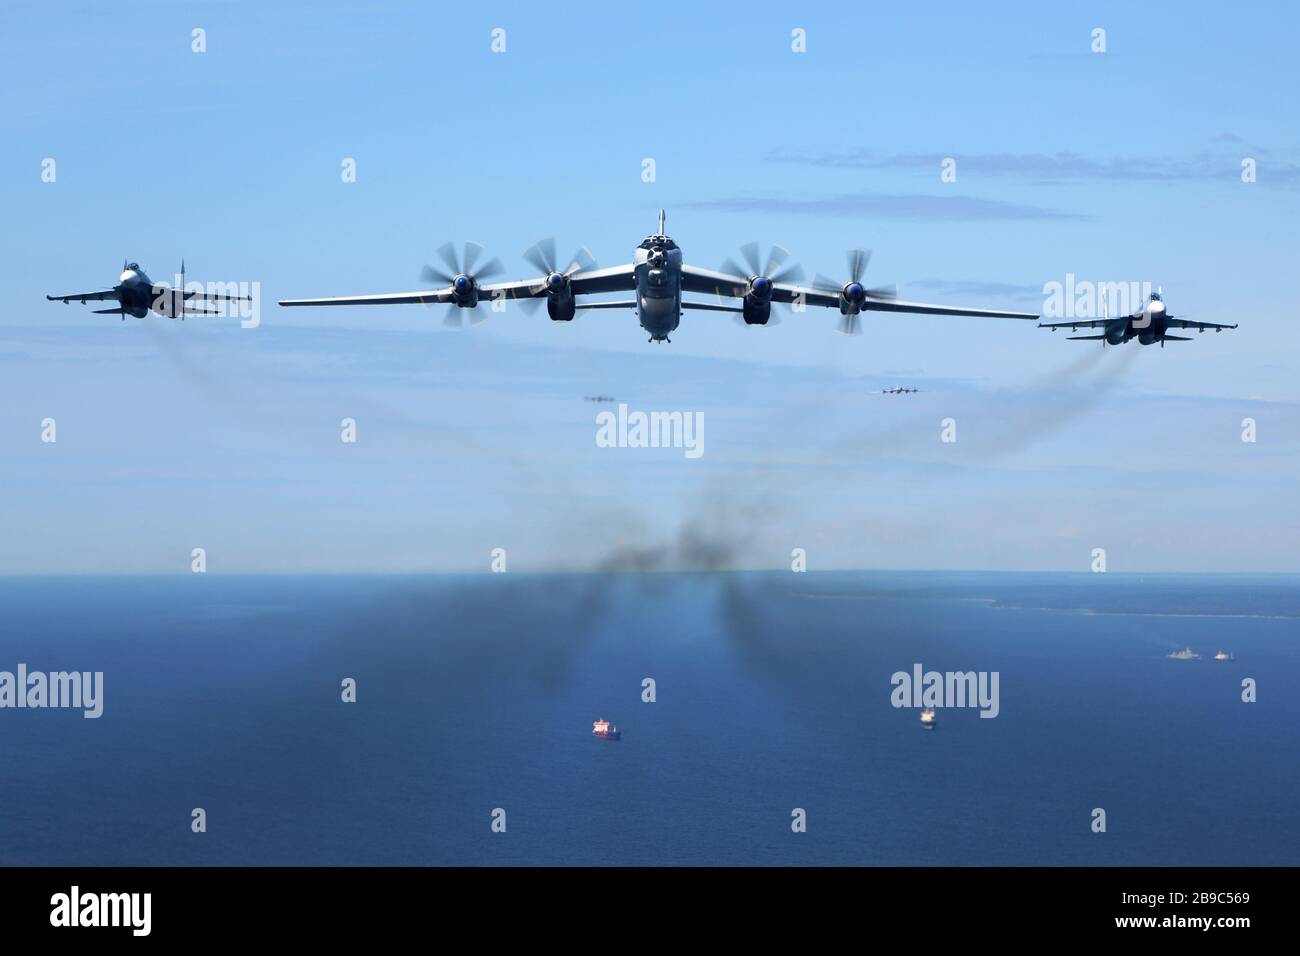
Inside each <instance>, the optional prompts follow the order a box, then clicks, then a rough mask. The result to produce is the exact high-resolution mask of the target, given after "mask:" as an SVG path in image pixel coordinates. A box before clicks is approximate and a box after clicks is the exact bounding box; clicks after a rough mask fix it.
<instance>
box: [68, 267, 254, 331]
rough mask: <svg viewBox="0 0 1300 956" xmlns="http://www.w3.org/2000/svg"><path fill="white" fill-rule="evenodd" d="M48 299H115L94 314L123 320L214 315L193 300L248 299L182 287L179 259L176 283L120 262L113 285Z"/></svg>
mask: <svg viewBox="0 0 1300 956" xmlns="http://www.w3.org/2000/svg"><path fill="white" fill-rule="evenodd" d="M45 298H46V299H48V300H49V301H51V302H62V303H63V304H64V305H67V304H68V303H69V302H80V303H81V304H82V305H85V304H86V303H87V302H116V303H117V305H116V306H114V307H113V308H111V309H95V310H94V312H95V314H96V315H118V316H121V317H122V320H123V321H125V320H126V317H127V316H128V315H130V316H134V317H135V318H137V319H143V318H144V317H145V316H146V315H148V314H149V313H150V312H157V313H158V314H159V315H163V316H166V317H168V318H171V319H177V318H179V319H184V318H185V316H187V315H218V314H220V310H219V309H204V308H201V307H199V306H197V305H194V303H195V302H249V301H251V300H250V299H249V298H248V296H240V295H225V294H221V293H215V294H214V293H211V292H201V291H199V290H190V291H186V289H185V260H184V259H182V260H181V273H180V285H179V286H178V287H177V288H175V289H173V288H172V287H171V286H169V285H166V284H163V283H158V284H155V283H154V281H153V280H152V279H150V278H149V277H148V276H147V275H145V272H144V270H143V269H141V268H140V265H139V263H136V262H123V263H122V274H121V275H120V276H118V280H117V285H115V286H113V288H111V289H104V290H102V291H100V292H76V293H73V294H72V295H47V296H46V297H45Z"/></svg>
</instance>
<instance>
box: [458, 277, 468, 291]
mask: <svg viewBox="0 0 1300 956" xmlns="http://www.w3.org/2000/svg"><path fill="white" fill-rule="evenodd" d="M455 285H456V290H457V291H458V292H464V291H465V290H466V289H468V288H469V277H468V276H456V282H455Z"/></svg>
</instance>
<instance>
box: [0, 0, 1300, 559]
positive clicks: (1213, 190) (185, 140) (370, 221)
mask: <svg viewBox="0 0 1300 956" xmlns="http://www.w3.org/2000/svg"><path fill="white" fill-rule="evenodd" d="M1236 9H1237V8H1234V7H1230V6H1227V5H1219V4H1187V3H1179V4H1173V3H1170V4H1143V5H1141V7H1140V8H1139V7H1135V6H1134V5H1125V4H1106V3H1089V4H1083V5H1071V6H1070V7H1069V8H1065V7H1064V6H1062V7H1060V8H1059V9H1053V8H1049V7H1047V6H1046V5H1030V4H1025V5H1022V6H1020V7H1019V8H1017V7H1014V6H1012V5H1006V6H1003V7H999V8H998V9H997V12H996V13H995V14H994V13H989V12H988V11H987V10H986V9H982V8H979V7H977V6H975V5H958V4H937V3H936V4H924V3H922V4H907V5H897V7H896V8H890V9H885V8H882V7H880V6H878V5H861V4H849V3H842V4H841V3H833V4H830V3H828V4H817V5H802V6H800V5H790V4H777V3H773V4H752V3H746V4H734V5H728V4H710V5H707V6H705V5H699V6H689V7H688V6H682V7H673V6H666V7H665V6H660V7H648V6H644V5H625V4H619V5H616V6H611V7H609V8H608V9H604V8H602V7H600V6H599V5H597V6H594V7H584V8H581V9H575V11H574V12H573V13H563V12H560V13H557V12H556V11H554V10H550V9H548V8H546V7H544V6H539V5H536V4H488V5H481V6H477V7H475V8H473V9H470V8H454V7H446V8H442V7H441V6H439V7H437V8H435V7H434V6H433V5H429V4H397V3H369V4H364V5H362V4H345V3H316V4H311V5H303V6H301V7H299V6H296V5H293V6H288V5H286V6H284V7H279V8H274V9H273V8H271V7H270V5H266V4H258V3H191V4H185V5H178V4H173V3H158V4H114V5H111V6H108V7H105V6H102V5H95V4H89V3H86V4H79V3H58V4H50V3H40V4H24V3H11V4H7V5H6V6H5V7H4V9H3V11H0V54H3V56H0V62H2V64H3V65H2V66H0V70H3V73H4V80H5V82H4V83H3V84H2V85H0V98H2V99H0V106H2V107H3V108H2V109H0V127H2V128H3V130H4V141H5V144H6V149H5V150H3V151H0V208H3V210H4V213H5V216H4V222H5V224H6V226H7V228H6V229H4V230H3V231H0V260H2V261H3V263H4V266H3V267H2V268H3V275H4V279H5V281H4V282H3V285H2V286H0V335H2V336H3V344H2V345H0V400H2V403H3V404H2V410H0V461H2V462H3V478H4V481H5V485H6V489H5V496H4V501H5V505H4V516H5V522H4V523H5V525H6V526H7V527H6V533H5V535H4V536H3V540H0V571H2V572H8V573H29V572H86V571H96V572H99V571H127V572H152V571H157V572H166V571H178V572H180V571H184V570H186V569H187V568H188V563H189V553H190V549H191V548H192V547H196V546H203V547H206V548H207V550H208V553H209V566H210V568H212V569H213V570H218V569H220V570H223V571H271V572H285V571H353V570H356V571H392V570H399V571H420V570H452V569H469V570H476V569H482V568H485V567H486V565H487V553H488V551H489V550H490V549H491V548H492V547H496V546H503V547H506V548H507V549H508V551H509V554H510V559H511V567H512V568H515V569H520V570H524V569H535V570H541V569H547V568H559V567H571V568H582V567H595V566H606V565H608V564H610V563H611V555H613V556H615V558H614V559H613V560H614V561H615V563H616V561H617V557H616V556H618V555H621V554H624V553H625V552H626V550H627V549H628V548H634V549H635V548H647V549H650V550H651V551H655V552H657V553H661V554H662V555H664V557H663V558H662V560H663V562H664V564H665V565H666V566H667V565H672V564H673V563H674V562H676V561H679V560H680V558H681V554H680V552H681V550H682V547H681V543H682V542H683V541H690V540H694V538H695V537H698V536H700V535H703V536H706V537H708V536H715V537H716V538H717V539H718V540H719V541H720V542H722V544H723V545H725V546H724V547H721V548H720V551H719V553H720V554H722V555H724V556H725V560H724V563H725V564H726V566H736V567H782V566H785V565H786V564H787V563H788V554H789V551H790V548H792V547H797V546H798V547H805V548H807V549H808V551H809V561H810V566H812V567H814V568H817V567H821V568H829V567H841V568H842V567H866V568H992V569H998V568H1007V569H1013V568H1014V569H1044V570H1047V569H1053V570H1055V569H1063V570H1086V569H1087V567H1088V564H1089V561H1090V553H1091V549H1092V548H1094V547H1104V548H1106V549H1107V554H1108V563H1109V566H1110V568H1111V569H1112V570H1115V571H1156V570H1197V571H1201V570H1205V571H1216V570H1221V571H1246V570H1252V571H1298V570H1300V549H1298V548H1297V546H1296V543H1295V538H1296V535H1295V523H1294V517H1293V516H1294V515H1295V514H1297V513H1298V506H1300V500H1298V499H1300V495H1298V494H1297V491H1296V483H1295V475H1296V471H1297V465H1300V441H1298V440H1297V436H1298V435H1300V414H1298V413H1297V404H1296V403H1297V401H1298V400H1300V386H1298V385H1297V375H1296V371H1297V362H1296V354H1297V345H1300V333H1298V332H1297V328H1296V323H1295V312H1296V309H1295V306H1294V304H1293V301H1294V298H1293V290H1292V285H1293V282H1294V280H1293V278H1292V277H1293V274H1294V261H1295V251H1294V250H1295V240H1294V233H1295V224H1296V222H1297V212H1298V211H1300V209H1298V207H1300V203H1298V202H1297V198H1298V197H1300V132H1297V131H1298V130H1300V123H1298V122H1297V120H1298V119H1300V117H1298V116H1297V106H1296V102H1295V96H1294V90H1295V89H1296V87H1297V79H1300V77H1297V67H1296V66H1295V64H1294V58H1293V51H1292V49H1291V48H1290V47H1291V41H1290V37H1291V36H1293V35H1294V32H1295V27H1296V25H1297V24H1296V17H1297V14H1296V13H1295V11H1294V9H1293V8H1291V7H1289V6H1286V5H1280V4H1279V5H1276V6H1263V7H1255V8H1252V12H1251V13H1250V14H1249V15H1245V14H1242V13H1239V12H1234V11H1236ZM1207 24H1209V25H1212V28H1210V27H1209V26H1207ZM195 27H201V28H203V29H204V30H205V31H206V38H207V52H206V53H202V54H195V53H193V52H191V31H192V30H193V29H194V28H195ZM495 27H501V28H503V29H505V30H506V52H505V53H503V54H493V53H492V52H491V50H490V47H489V44H490V40H491V37H490V33H491V30H492V29H493V28H495ZM796 27H798V28H803V29H805V30H806V31H807V37H808V41H807V42H808V51H807V52H806V53H804V54H795V53H792V52H791V50H790V33H791V30H792V29H794V28H796ZM1096 27H1102V28H1104V29H1105V30H1106V41H1107V51H1106V53H1104V54H1101V55H1095V54H1092V53H1090V43H1091V32H1092V30H1093V29H1094V28H1096ZM346 157H351V158H354V159H355V160H356V163H357V174H358V176H357V182H356V183H351V184H344V183H342V182H341V180H340V175H339V173H340V163H341V162H342V160H343V159H344V158H346ZM647 157H651V158H653V159H654V160H655V163H656V170H657V178H656V181H655V182H653V183H645V182H643V181H642V179H641V169H642V160H643V159H644V158H647ZM944 157H953V158H955V159H956V161H957V171H958V177H957V181H956V182H955V183H941V182H940V179H939V161H940V160H941V159H943V158H944ZM1245 157H1251V158H1254V159H1255V160H1256V161H1257V163H1258V170H1259V172H1258V182H1255V183H1252V184H1244V183H1242V182H1241V180H1240V163H1241V160H1242V159H1243V158H1245ZM46 158H53V159H54V160H55V161H56V163H57V181H56V182H54V183H45V182H42V181H41V164H42V161H43V160H44V159H46ZM661 206H662V207H666V208H667V210H668V216H669V219H668V223H669V232H670V233H671V234H672V235H674V236H675V237H676V239H677V240H678V242H679V243H680V244H681V245H682V246H683V248H684V250H685V253H686V257H687V260H688V261H691V262H694V263H697V264H700V265H704V266H708V267H716V266H718V265H719V264H720V263H721V261H722V260H723V259H724V258H725V257H727V256H729V255H735V252H736V249H737V248H738V247H739V246H740V245H741V244H742V243H744V242H746V241H749V240H759V241H761V242H762V243H764V244H767V243H770V242H780V243H782V244H783V245H785V246H786V247H788V248H789V249H790V250H791V252H792V253H793V254H794V256H795V258H796V259H797V260H798V261H799V262H800V263H802V264H803V266H804V267H805V268H806V270H807V271H808V272H813V271H816V272H820V273H822V274H830V275H833V276H839V274H840V272H841V270H842V268H843V265H842V264H843V258H844V250H845V249H846V248H848V247H850V246H853V245H862V246H866V247H868V248H871V249H873V250H874V251H875V257H874V259H873V261H872V264H871V269H870V272H869V279H870V280H872V281H873V282H879V283H889V282H897V283H898V284H899V285H900V287H901V291H902V293H903V294H904V296H905V297H909V298H915V299H923V300H931V301H951V302H954V303H960V304H967V305H975V306H989V307H1011V308H1024V309H1028V310H1030V311H1037V310H1038V309H1039V308H1040V306H1041V304H1042V301H1043V296H1042V291H1041V290H1042V287H1043V285H1044V283H1047V282H1051V281H1058V282H1060V281H1064V280H1065V277H1066V275H1067V274H1068V273H1073V274H1074V275H1076V276H1077V277H1079V278H1080V279H1088V280H1094V281H1149V282H1151V283H1153V284H1155V285H1160V286H1162V287H1163V288H1164V291H1165V294H1166V298H1167V300H1168V301H1169V303H1170V307H1171V309H1172V310H1173V311H1174V312H1175V313H1185V314H1187V315H1189V316H1190V317H1193V318H1196V319H1201V320H1205V321H1211V322H1240V323H1241V328H1240V329H1238V330H1237V331H1235V332H1231V333H1225V334H1223V335H1208V336H1205V337H1203V338H1199V339H1198V340H1196V341H1193V342H1189V343H1177V344H1171V345H1170V346H1169V347H1168V348H1165V349H1163V350H1161V349H1157V348H1151V349H1140V347H1139V346H1137V345H1136V344H1130V345H1127V346H1125V347H1123V348H1122V349H1117V350H1113V351H1111V350H1107V351H1106V352H1105V353H1103V352H1102V350H1101V349H1099V348H1095V347H1094V346H1093V345H1092V344H1091V343H1079V342H1067V341H1064V340H1063V337H1062V336H1060V335H1059V334H1057V335H1051V334H1049V333H1047V332H1044V331H1041V330H1038V329H1035V328H1033V327H1032V326H1031V325H1029V324H1019V323H1014V322H1000V321H996V320H973V319H957V318H947V319H944V318H940V319H922V318H916V317H902V316H900V317H894V318H890V317H873V318H870V319H869V320H867V322H866V334H865V335H863V336H862V337H860V338H845V337H842V336H839V335H837V334H835V333H834V331H833V329H834V325H835V321H834V316H833V315H831V314H828V313H823V312H820V311H816V310H809V311H808V312H807V313H805V314H803V315H801V316H786V317H785V321H784V322H783V323H782V324H781V325H780V326H779V327H776V328H772V329H763V330H753V329H743V328H738V327H736V326H735V325H733V324H732V322H731V321H730V320H729V319H727V318H726V317H715V316H711V315H707V314H701V313H688V314H687V316H686V318H685V319H684V320H683V325H682V328H681V329H680V330H679V331H678V333H677V334H675V335H674V338H673V344H672V345H671V346H650V345H648V344H647V343H646V341H645V337H644V336H643V335H642V334H641V332H640V330H639V329H638V328H637V327H636V325H635V320H634V319H633V318H632V316H631V314H630V313H623V312H605V313H599V312H597V313H588V314H586V315H584V316H580V317H579V319H578V320H577V321H576V322H574V323H572V324H569V325H563V324H555V323H550V322H549V321H546V319H545V318H544V316H538V317H536V318H534V317H531V316H526V315H523V314H520V313H518V312H515V313H508V314H506V315H494V316H492V317H491V318H490V320H489V321H488V322H485V323H484V324H483V325H481V326H477V327H475V328H473V329H471V330H468V331H466V332H463V333H456V332H452V331H448V330H445V329H444V328H443V327H442V325H441V318H442V315H441V311H440V310H428V311H426V310H423V309H420V308H391V309H384V308H367V309H363V308H357V309H347V310H331V311H323V310H322V311H317V310H298V311H294V312H292V313H284V312H282V311H281V310H278V309H277V308H276V307H275V306H274V305H271V304H269V303H271V302H273V301H274V300H275V299H277V298H282V297H295V296H307V295H331V294H349V293H361V292H375V291H397V290H405V289H411V288H416V287H418V285H419V283H418V281H417V279H416V276H417V274H418V272H419V269H420V266H421V265H422V264H423V263H425V262H429V261H434V256H435V250H436V248H437V247H438V246H439V245H441V244H442V243H443V242H445V241H447V240H449V239H457V240H459V239H465V238H473V239H476V240H479V241H482V242H483V243H484V244H485V245H486V246H487V247H488V249H489V250H490V252H491V253H492V254H495V255H499V256H501V257H502V259H503V260H504V261H505V262H506V264H507V268H508V271H509V272H510V274H511V275H512V276H522V275H525V274H526V272H527V269H526V266H525V265H524V263H523V260H522V258H521V256H520V253H521V252H522V251H523V249H525V248H526V247H527V246H528V245H530V244H531V243H532V242H534V241H535V240H537V239H538V238H540V237H542V236H546V235H555V236H557V237H558V241H559V245H560V247H561V249H562V250H564V251H567V250H569V249H571V248H573V247H575V246H577V245H579V244H585V245H587V246H588V247H589V248H590V249H591V250H592V252H593V253H594V254H595V255H596V257H597V259H598V260H599V261H600V262H601V263H602V264H607V265H608V264H614V263H617V262H620V261H624V260H625V259H626V258H627V257H628V256H629V255H630V253H631V249H632V247H633V246H634V245H635V244H636V242H637V241H639V240H640V238H641V237H642V236H644V235H645V234H646V233H647V232H649V231H651V230H652V229H653V227H654V225H655V216H656V213H657V210H658V209H659V208H660V207H661ZM182 256H184V258H185V259H186V262H187V265H188V270H189V278H190V279H192V280H194V279H196V280H200V281H203V280H216V281H240V280H243V281H257V282H260V283H261V291H262V295H263V297H264V299H265V302H266V303H267V304H265V305H264V307H263V310H262V325H261V327H260V328H257V329H240V328H239V327H238V326H237V325H236V324H234V323H232V322H231V321H230V320H226V319H221V320H214V321H211V322H206V323H205V322H201V321H197V320H191V321H187V322H186V323H184V324H183V325H181V324H179V323H172V322H170V321H169V320H164V319H160V318H158V317H156V316H155V317H151V318H150V319H148V320H145V321H136V320H128V321H127V322H126V323H121V322H118V321H117V320H116V319H114V318H112V317H106V316H94V315H91V314H90V313H89V309H90V307H89V306H87V307H82V306H80V305H75V304H74V305H70V306H66V307H65V306H62V305H57V304H52V303H46V302H45V301H44V294H45V293H58V292H74V291H81V290H83V289H88V288H99V287H107V286H109V285H111V284H112V283H113V282H114V281H115V277H116V273H117V271H118V268H119V266H120V263H121V261H122V260H123V258H126V257H129V258H132V259H135V260H138V261H139V262H140V263H141V264H142V265H143V266H144V267H145V268H146V269H147V270H148V271H149V272H150V274H151V275H153V276H154V278H155V279H166V280H170V279H171V276H172V274H173V273H174V272H175V270H176V268H177V266H178V264H179V260H180V258H181V257H182ZM892 384H911V385H916V386H918V387H919V388H921V389H922V391H921V392H920V393H918V394H916V395H912V396H899V397H887V396H880V395H879V394H877V392H878V389H879V388H880V387H881V386H884V385H892ZM590 394H607V395H612V396H615V397H617V398H619V399H622V400H625V401H627V402H628V403H629V404H631V405H632V406H633V407H636V408H642V409H646V410H652V409H682V410H698V411H703V412H704V413H705V418H706V422H707V433H706V441H707V450H706V454H705V455H704V457H703V458H701V459H699V460H698V461H686V460H684V459H683V458H682V457H681V456H680V454H676V455H675V454H671V453H659V452H645V451H636V450H630V449H598V448H596V446H595V443H594V434H595V424H594V416H595V412H596V411H597V410H598V407H597V406H593V405H592V404H590V403H586V402H583V401H582V397H583V396H584V395H590ZM45 417H54V418H55V419H56V420H57V422H58V430H59V431H58V435H59V440H58V442H57V444H55V445H52V446H51V445H45V444H42V443H41V442H40V441H39V436H40V422H41V420H42V419H43V418H45ZM343 417H354V418H356V419H357V421H358V424H359V431H360V440H359V442H358V443H357V444H356V445H351V446H347V445H343V444H341V443H340V442H339V440H338V433H339V421H340V419H341V418H343ZM945 417H952V418H955V419H956V420H957V422H958V442H957V443H956V444H955V445H941V444H940V443H939V441H938V434H939V422H940V421H941V419H943V418H945ZM1245 417H1253V418H1255V419H1256V420H1257V422H1258V429H1259V440H1258V442H1256V443H1255V444H1253V445H1248V444H1244V443H1243V442H1241V440H1240V422H1241V420H1242V419H1243V418H1245Z"/></svg>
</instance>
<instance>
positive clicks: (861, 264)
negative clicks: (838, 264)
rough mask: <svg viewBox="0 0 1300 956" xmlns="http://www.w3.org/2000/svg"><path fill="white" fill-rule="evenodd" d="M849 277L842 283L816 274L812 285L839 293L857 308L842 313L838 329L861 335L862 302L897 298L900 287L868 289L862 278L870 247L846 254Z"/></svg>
mask: <svg viewBox="0 0 1300 956" xmlns="http://www.w3.org/2000/svg"><path fill="white" fill-rule="evenodd" d="M846 260H847V265H848V272H849V279H848V281H847V282H844V283H842V284H840V283H835V282H834V281H832V280H830V279H827V278H825V277H824V276H819V275H814V276H813V277H812V287H813V288H814V289H816V290H817V291H819V292H827V293H830V294H832V295H839V296H840V297H841V298H843V299H844V300H846V301H847V302H849V303H850V304H851V305H854V306H856V307H857V309H856V310H855V311H854V312H853V313H852V314H850V315H841V317H840V321H839V323H838V325H837V326H836V330H837V331H839V332H840V333H842V334H844V335H861V334H862V322H861V319H860V317H859V315H860V310H861V307H862V304H863V303H864V302H866V301H867V300H868V299H885V300H889V299H897V298H898V287H897V286H895V285H886V286H876V287H875V288H872V289H868V288H867V287H866V286H864V285H863V284H862V279H863V277H864V276H865V275H866V271H867V265H868V264H869V263H870V262H871V251H870V250H868V249H850V250H849V251H848V253H847V255H846Z"/></svg>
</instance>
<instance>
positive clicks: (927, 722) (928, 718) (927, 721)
mask: <svg viewBox="0 0 1300 956" xmlns="http://www.w3.org/2000/svg"><path fill="white" fill-rule="evenodd" d="M938 719H939V717H938V715H937V714H936V713H935V712H934V708H933V707H927V708H925V709H924V710H922V711H921V728H922V729H923V730H934V728H935V724H936V722H937V721H938Z"/></svg>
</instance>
